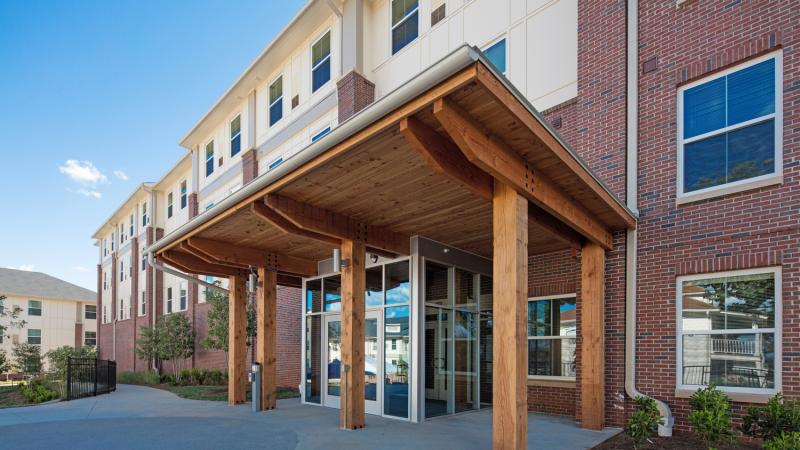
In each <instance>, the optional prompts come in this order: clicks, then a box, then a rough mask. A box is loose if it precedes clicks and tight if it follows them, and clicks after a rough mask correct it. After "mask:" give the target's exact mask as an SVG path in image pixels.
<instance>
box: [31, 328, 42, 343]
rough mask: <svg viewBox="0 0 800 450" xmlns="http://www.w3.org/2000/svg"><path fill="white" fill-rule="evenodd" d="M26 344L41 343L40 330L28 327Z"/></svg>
mask: <svg viewBox="0 0 800 450" xmlns="http://www.w3.org/2000/svg"><path fill="white" fill-rule="evenodd" d="M28 344H34V345H42V330H37V329H35V328H28Z"/></svg>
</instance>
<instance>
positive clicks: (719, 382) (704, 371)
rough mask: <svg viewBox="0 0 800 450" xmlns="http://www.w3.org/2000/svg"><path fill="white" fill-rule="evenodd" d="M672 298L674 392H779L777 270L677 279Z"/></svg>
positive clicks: (779, 341)
mask: <svg viewBox="0 0 800 450" xmlns="http://www.w3.org/2000/svg"><path fill="white" fill-rule="evenodd" d="M676 293H677V303H676V305H677V308H676V309H677V318H676V319H677V320H676V323H677V364H676V367H677V373H676V375H677V380H678V386H677V387H678V389H686V390H695V389H697V388H698V387H699V386H707V385H708V384H710V383H713V384H715V385H716V386H717V387H719V388H720V389H722V390H724V391H728V392H732V393H737V392H738V393H758V394H767V395H772V394H774V393H776V392H778V391H779V390H780V386H781V379H780V374H781V332H780V324H781V307H782V304H781V269H780V268H779V267H772V268H763V269H748V270H737V271H731V272H720V273H712V274H702V275H691V276H683V277H678V279H677V288H676Z"/></svg>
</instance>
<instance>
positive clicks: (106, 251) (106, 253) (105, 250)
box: [103, 239, 108, 256]
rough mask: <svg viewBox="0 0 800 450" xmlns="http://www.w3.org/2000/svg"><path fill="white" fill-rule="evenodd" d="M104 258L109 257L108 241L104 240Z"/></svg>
mask: <svg viewBox="0 0 800 450" xmlns="http://www.w3.org/2000/svg"><path fill="white" fill-rule="evenodd" d="M103 256H108V239H103Z"/></svg>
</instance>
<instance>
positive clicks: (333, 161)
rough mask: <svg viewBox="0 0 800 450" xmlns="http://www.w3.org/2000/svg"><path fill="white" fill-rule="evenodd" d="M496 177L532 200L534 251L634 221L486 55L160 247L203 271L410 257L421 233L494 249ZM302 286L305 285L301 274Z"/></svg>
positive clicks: (173, 259) (606, 244) (603, 240)
mask: <svg viewBox="0 0 800 450" xmlns="http://www.w3.org/2000/svg"><path fill="white" fill-rule="evenodd" d="M494 180H502V182H504V183H506V184H508V185H509V186H512V187H514V188H515V189H516V190H517V191H518V192H520V194H521V195H523V197H525V198H526V199H527V200H528V202H529V220H528V236H529V241H528V251H529V254H538V253H546V252H551V251H554V250H559V249H565V248H581V246H582V245H583V244H584V243H585V242H593V243H595V244H597V245H599V246H600V247H602V248H605V249H609V248H611V245H612V242H611V236H612V232H613V231H614V230H619V229H626V228H633V227H634V226H635V218H634V217H633V216H632V215H631V214H630V212H629V211H628V210H627V209H626V208H625V207H624V206H623V205H622V203H620V202H619V201H618V200H617V199H616V198H614V196H613V195H612V194H611V193H610V192H609V191H608V190H607V189H606V188H605V187H604V186H603V185H602V184H601V183H600V182H599V181H598V180H597V178H596V177H595V176H593V174H592V173H591V172H590V171H589V170H588V169H587V168H586V167H585V166H584V165H583V164H582V163H581V162H580V161H579V160H578V159H577V158H576V157H575V156H574V155H573V154H572V153H571V151H570V150H569V149H568V148H567V147H566V146H565V145H564V144H563V142H562V141H561V140H560V139H559V138H558V137H557V135H555V134H554V133H553V132H552V131H551V130H550V129H548V128H547V127H546V126H545V125H543V122H542V121H541V120H540V119H539V118H537V117H536V116H535V115H534V114H533V113H532V112H531V111H530V110H529V109H528V107H527V106H526V104H525V103H524V102H523V101H521V100H520V99H519V98H518V97H517V96H516V95H515V93H514V92H513V91H512V90H510V89H509V88H508V87H507V86H506V85H505V84H504V83H503V82H502V81H501V80H500V79H499V78H498V77H496V76H495V75H494V74H493V72H492V71H491V70H489V69H488V68H487V67H486V66H485V65H483V63H482V62H480V61H476V62H475V63H474V64H472V65H470V66H468V67H466V68H465V69H463V70H461V71H460V72H458V73H455V74H454V75H452V76H451V77H449V78H448V79H446V80H445V81H443V82H442V83H440V84H439V85H437V86H435V87H433V88H432V89H430V90H428V91H427V92H424V93H421V94H420V95H419V96H418V97H417V98H414V99H413V100H411V101H409V102H408V103H406V104H405V105H403V106H402V107H400V108H398V109H396V110H395V111H393V112H391V113H389V114H387V115H386V116H384V117H382V118H379V119H378V120H376V121H375V122H373V123H372V124H371V125H369V126H367V127H365V128H363V129H361V130H360V131H358V132H356V133H355V134H353V135H351V136H349V137H348V138H346V139H344V140H343V141H342V142H340V143H338V144H336V145H334V146H333V147H331V148H329V149H328V150H327V151H325V152H323V153H322V154H320V155H319V156H317V157H316V158H314V159H312V160H310V161H308V162H307V163H305V164H304V165H302V166H300V167H299V168H298V169H297V170H294V171H293V172H291V173H288V174H287V175H285V176H284V177H282V178H280V179H278V180H277V181H276V182H274V183H272V184H271V185H269V186H267V187H265V188H264V189H263V190H261V191H260V192H258V193H256V194H254V195H252V196H250V197H248V198H246V199H244V200H242V201H241V202H240V203H239V204H238V205H236V206H235V207H233V208H229V209H228V210H227V211H224V212H223V213H221V214H219V215H218V216H217V217H215V218H213V219H212V220H210V221H209V222H207V223H205V224H204V225H202V226H200V227H198V228H196V229H194V230H193V231H191V232H189V233H187V234H186V235H184V236H180V237H179V238H178V239H176V240H174V241H173V242H171V243H170V244H169V245H168V246H167V247H165V248H163V249H161V250H159V252H158V255H157V257H159V258H160V259H162V260H165V261H166V262H167V263H169V264H171V265H173V266H175V267H177V268H179V269H183V270H186V271H188V272H192V273H202V274H212V275H220V276H231V275H235V274H238V273H241V271H242V270H244V269H246V268H247V267H249V266H253V267H258V266H263V265H264V264H265V263H264V261H266V266H267V267H269V268H272V269H274V270H276V271H277V272H278V273H279V274H280V275H281V278H279V282H284V283H289V284H294V283H296V279H297V277H298V276H308V275H313V274H314V273H315V271H316V264H315V262H316V261H318V260H322V259H325V258H328V257H329V256H330V254H331V249H332V248H338V247H339V246H340V244H341V242H342V240H343V239H350V240H356V241H362V242H364V243H365V245H366V248H367V251H370V252H375V253H378V254H389V255H392V254H394V255H399V254H407V253H408V248H409V237H411V236H413V235H423V236H426V237H429V238H432V239H435V240H438V241H441V242H444V243H447V244H449V245H452V246H455V247H458V248H461V249H464V250H467V251H471V252H473V253H476V254H479V255H482V256H485V257H488V258H491V257H492V189H493V183H494ZM293 280H294V281H293Z"/></svg>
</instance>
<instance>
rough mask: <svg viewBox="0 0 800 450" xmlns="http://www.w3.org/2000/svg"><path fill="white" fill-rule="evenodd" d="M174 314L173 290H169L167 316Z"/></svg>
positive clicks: (169, 288)
mask: <svg viewBox="0 0 800 450" xmlns="http://www.w3.org/2000/svg"><path fill="white" fill-rule="evenodd" d="M171 312H172V288H171V287H168V288H167V314H169V313H171Z"/></svg>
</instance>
